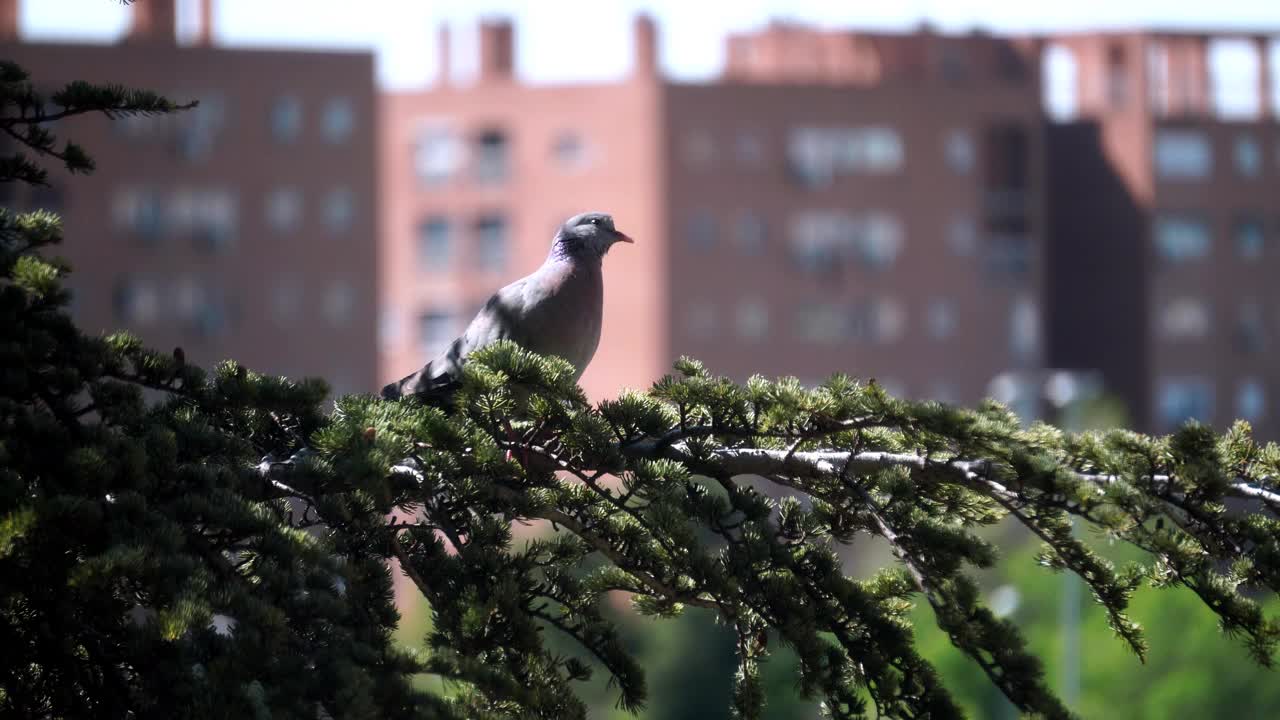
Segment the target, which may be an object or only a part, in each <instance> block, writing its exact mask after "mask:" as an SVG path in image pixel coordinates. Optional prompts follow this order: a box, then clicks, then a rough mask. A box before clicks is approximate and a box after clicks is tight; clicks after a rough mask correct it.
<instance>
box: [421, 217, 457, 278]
mask: <svg viewBox="0 0 1280 720" xmlns="http://www.w3.org/2000/svg"><path fill="white" fill-rule="evenodd" d="M452 234H453V232H452V227H451V225H450V224H449V219H448V218H446V217H443V216H440V215H433V216H431V217H429V218H427V219H426V220H423V221H422V222H421V223H420V224H419V225H418V267H420V268H421V269H423V270H426V271H428V272H440V271H442V270H447V269H448V268H449V264H450V261H451V260H452V256H453V238H452V237H451V235H452Z"/></svg>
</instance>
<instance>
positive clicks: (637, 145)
mask: <svg viewBox="0 0 1280 720" xmlns="http://www.w3.org/2000/svg"><path fill="white" fill-rule="evenodd" d="M633 36H634V66H633V69H632V71H631V73H630V75H629V76H628V77H627V78H625V79H624V80H622V81H619V82H617V83H613V84H604V85H578V86H531V85H528V84H524V83H521V82H520V81H519V80H518V78H517V77H516V75H515V68H514V67H513V62H512V58H513V57H514V51H513V43H514V36H513V31H512V27H511V26H510V25H509V24H507V23H504V22H488V23H485V24H483V25H482V27H481V29H480V42H479V50H480V71H479V75H478V78H477V79H476V80H475V82H474V83H473V84H470V85H467V86H463V87H459V86H456V85H454V84H451V83H449V82H447V81H444V82H440V83H438V84H437V85H435V86H433V87H430V88H427V89H423V90H415V91H411V92H396V93H388V94H386V95H384V96H383V101H382V102H383V105H382V113H381V115H382V122H383V125H382V128H381V132H380V142H381V152H380V155H381V158H382V160H381V173H382V175H381V182H382V187H383V188H384V193H383V197H382V202H381V212H382V216H383V221H382V222H383V228H384V235H383V250H382V254H381V260H380V262H381V265H380V269H381V272H382V275H381V280H380V290H381V293H382V302H383V307H384V317H383V322H382V358H383V359H382V363H381V366H380V373H381V375H382V377H383V379H391V378H394V377H398V376H400V375H401V374H403V373H404V372H406V371H408V370H410V369H412V368H414V367H416V366H418V365H419V364H421V362H422V360H423V358H424V357H426V356H429V355H430V354H432V353H433V352H434V351H436V350H438V349H439V348H440V347H441V346H443V344H445V343H447V342H448V341H449V340H450V339H451V338H452V337H453V336H454V334H455V333H456V332H457V331H458V330H460V329H461V327H462V325H463V324H464V323H465V322H466V320H468V319H469V318H470V316H471V313H472V312H473V311H474V309H475V308H476V307H477V306H478V305H479V304H480V303H481V302H482V301H483V300H484V299H485V297H486V296H487V294H488V293H489V292H491V291H492V290H493V289H494V288H496V287H497V286H498V285H500V284H501V283H504V282H507V281H509V280H511V279H514V278H516V277H519V276H520V275H523V274H525V273H526V272H528V271H530V270H532V269H533V268H534V267H536V265H537V264H538V263H540V262H541V261H542V259H543V258H544V257H545V255H546V251H547V247H548V244H549V242H550V238H551V234H552V232H553V230H554V228H555V226H556V224H557V223H558V222H559V220H561V219H563V218H564V217H566V216H568V215H569V214H572V213H575V212H578V211H581V210H584V209H591V208H600V209H607V210H609V211H610V212H612V213H613V214H614V215H615V217H616V218H617V221H618V225H619V227H621V228H623V229H625V230H626V231H627V232H628V233H629V234H631V235H632V236H633V237H635V238H637V243H636V245H635V246H626V247H620V248H617V249H615V250H614V252H613V253H611V255H610V256H609V257H608V258H606V260H605V274H606V291H605V293H606V298H605V305H606V309H605V324H604V333H603V338H602V341H601V348H600V352H599V354H598V355H597V357H596V360H595V361H594V363H593V364H592V366H591V368H590V369H589V370H588V372H587V374H586V375H585V377H584V385H585V387H586V389H587V391H588V393H589V394H591V395H593V396H597V397H599V396H607V395H612V394H614V393H616V392H617V390H618V388H619V387H621V386H632V387H637V386H638V387H643V386H647V385H648V383H650V382H652V381H653V380H654V379H656V378H657V377H659V376H660V375H661V374H662V373H664V372H666V371H667V370H668V368H669V366H670V362H671V360H673V359H674V358H675V357H677V356H679V355H681V354H690V355H694V356H696V357H698V358H700V359H702V360H704V361H706V362H707V363H708V364H709V365H710V366H711V367H712V368H713V369H714V370H716V371H718V372H723V373H727V374H730V375H732V376H735V377H738V378H744V377H745V376H747V375H748V374H750V373H752V372H761V373H764V374H767V375H779V374H794V375H797V376H799V377H800V378H801V379H802V380H804V381H806V382H816V381H819V380H821V379H823V378H825V377H826V376H827V375H829V374H830V373H831V372H834V371H838V370H843V371H851V372H854V373H857V374H859V375H861V376H864V377H876V378H878V379H879V380H880V381H881V382H883V383H884V384H886V385H887V386H889V387H890V388H891V389H894V390H896V391H899V392H905V393H907V394H909V395H913V396H928V397H938V398H943V399H947V400H953V401H958V402H965V403H972V402H975V401H977V400H978V399H979V398H981V397H983V396H985V395H987V394H989V393H993V392H994V393H996V394H998V395H1001V396H1003V397H1004V398H1005V399H1006V400H1011V401H1013V402H1015V403H1016V404H1019V405H1020V407H1021V408H1022V409H1023V410H1024V411H1025V412H1027V413H1028V414H1034V407H1033V406H1034V403H1035V402H1036V399H1037V397H1038V389H1037V387H1038V386H1037V385H1036V384H1035V383H1034V382H1032V380H1033V379H1034V378H1035V377H1036V371H1037V370H1038V369H1039V368H1040V367H1041V365H1042V347H1041V346H1042V342H1041V338H1040V330H1039V319H1040V305H1041V302H1040V297H1039V288H1040V287H1041V286H1042V283H1041V279H1040V278H1041V273H1042V258H1043V243H1044V237H1045V203H1044V187H1045V182H1044V177H1045V172H1046V171H1045V163H1044V160H1045V142H1044V135H1045V130H1044V123H1043V122H1042V118H1041V105H1040V71H1039V65H1038V58H1037V56H1036V55H1035V53H1034V52H1033V50H1034V48H1033V47H1031V46H1029V45H1028V46H1024V45H1019V44H1017V43H1014V42H1011V41H1008V40H1005V39H1001V38H994V37H990V36H985V35H977V34H975V35H969V36H961V37H949V36H941V35H937V34H933V33H928V32H924V33H918V34H913V35H905V36H893V35H867V34H862V33H840V34H835V35H832V36H831V37H832V38H833V39H831V40H823V41H822V42H824V43H826V45H824V46H823V47H826V46H830V48H831V51H830V52H829V53H827V54H823V53H818V54H817V55H816V56H815V57H814V58H813V59H812V61H811V62H809V61H806V62H801V63H796V62H791V61H789V60H787V61H780V62H772V61H770V60H769V57H770V55H769V53H770V52H773V53H775V54H777V56H778V57H781V58H784V59H785V58H792V57H794V56H795V53H794V52H793V50H795V49H797V48H798V49H804V48H808V47H810V46H811V45H812V43H811V41H812V40H813V33H812V32H811V31H805V30H800V29H796V28H792V27H790V26H785V25H776V26H772V27H770V28H768V29H766V30H765V31H763V32H762V33H760V34H759V35H755V36H742V37H734V38H731V39H730V40H729V48H730V52H729V58H730V59H729V63H728V66H727V68H726V70H725V74H724V77H723V78H722V79H721V80H719V81H716V82H712V83H705V84H681V83H675V82H671V81H668V80H667V79H665V78H663V77H662V75H661V73H660V71H659V69H658V60H657V57H656V49H655V48H656V31H655V28H654V25H653V23H652V22H651V21H650V20H648V19H647V18H644V17H641V18H638V19H637V20H636V22H635V26H634V31H633ZM788 44H790V45H792V46H794V47H792V48H787V47H782V49H779V47H780V46H786V45H788ZM448 45H449V44H448V39H447V34H446V35H445V36H443V37H442V42H441V46H442V47H444V48H445V56H444V58H442V60H443V62H442V64H444V65H445V66H446V67H447V60H448ZM444 75H445V77H446V78H447V75H448V73H447V72H446V73H445V74H444ZM944 109H945V112H944V111H943V110H944Z"/></svg>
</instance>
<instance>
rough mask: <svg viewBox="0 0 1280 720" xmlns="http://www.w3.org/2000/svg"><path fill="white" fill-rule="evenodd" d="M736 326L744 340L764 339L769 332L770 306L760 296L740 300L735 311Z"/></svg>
mask: <svg viewBox="0 0 1280 720" xmlns="http://www.w3.org/2000/svg"><path fill="white" fill-rule="evenodd" d="M733 324H734V328H735V330H736V331H737V333H738V337H740V338H742V339H744V340H762V339H763V338H764V337H765V335H767V334H768V332H769V306H768V305H765V303H764V301H763V300H760V299H758V298H746V299H743V300H740V301H738V307H737V309H736V310H735V311H734V318H733Z"/></svg>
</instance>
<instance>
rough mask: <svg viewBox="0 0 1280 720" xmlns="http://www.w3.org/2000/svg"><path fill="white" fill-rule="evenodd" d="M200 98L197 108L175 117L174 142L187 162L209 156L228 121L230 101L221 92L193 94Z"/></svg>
mask: <svg viewBox="0 0 1280 720" xmlns="http://www.w3.org/2000/svg"><path fill="white" fill-rule="evenodd" d="M193 94H194V95H195V96H196V97H198V98H200V104H199V105H197V106H196V107H194V108H192V109H190V110H188V111H186V112H183V113H179V114H177V115H176V116H174V118H175V125H176V128H175V129H176V134H175V135H174V142H175V143H176V145H177V152H178V155H179V156H180V157H182V158H183V159H184V160H189V161H198V160H204V159H206V158H208V157H209V155H210V154H211V153H212V152H213V146H214V143H215V142H216V141H217V139H218V135H219V134H220V133H221V132H222V129H223V126H224V125H225V123H226V119H227V101H226V98H225V97H223V95H222V94H221V93H214V92H202V93H193Z"/></svg>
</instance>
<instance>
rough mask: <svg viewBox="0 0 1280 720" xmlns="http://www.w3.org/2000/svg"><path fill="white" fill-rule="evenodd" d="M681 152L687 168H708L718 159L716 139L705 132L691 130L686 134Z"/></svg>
mask: <svg viewBox="0 0 1280 720" xmlns="http://www.w3.org/2000/svg"><path fill="white" fill-rule="evenodd" d="M680 152H681V155H682V156H683V158H684V163H685V165H686V166H687V167H690V168H705V167H708V166H710V165H711V163H712V162H713V161H714V160H715V158H716V141H715V138H713V137H712V136H711V133H709V132H707V131H705V130H691V131H690V132H688V133H686V134H685V136H684V140H683V142H682V144H681V148H680Z"/></svg>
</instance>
